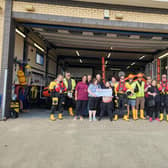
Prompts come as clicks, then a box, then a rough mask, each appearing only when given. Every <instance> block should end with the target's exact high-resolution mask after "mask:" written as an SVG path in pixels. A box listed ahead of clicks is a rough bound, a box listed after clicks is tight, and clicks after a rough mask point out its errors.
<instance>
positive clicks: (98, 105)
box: [96, 97, 102, 116]
mask: <svg viewBox="0 0 168 168" xmlns="http://www.w3.org/2000/svg"><path fill="white" fill-rule="evenodd" d="M101 103H102V97H99V98H97V108H96V115H97V116H100V112H101Z"/></svg>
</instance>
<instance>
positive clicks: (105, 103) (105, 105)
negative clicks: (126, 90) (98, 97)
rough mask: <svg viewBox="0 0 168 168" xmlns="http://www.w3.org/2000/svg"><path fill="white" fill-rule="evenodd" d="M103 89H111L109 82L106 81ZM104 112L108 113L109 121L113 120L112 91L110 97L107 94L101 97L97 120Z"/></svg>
mask: <svg viewBox="0 0 168 168" xmlns="http://www.w3.org/2000/svg"><path fill="white" fill-rule="evenodd" d="M105 89H112V88H111V85H110V83H109V82H106V84H105ZM105 112H107V113H108V116H109V119H110V121H112V120H113V93H112V95H111V96H110V97H107V96H104V97H102V104H101V112H100V117H99V119H98V120H99V121H100V120H101V119H102V117H103V116H104V113H105Z"/></svg>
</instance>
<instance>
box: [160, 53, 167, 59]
mask: <svg viewBox="0 0 168 168" xmlns="http://www.w3.org/2000/svg"><path fill="white" fill-rule="evenodd" d="M167 56H168V52H167V53H165V54H163V55H161V56H160V57H159V59H162V58H164V57H167Z"/></svg>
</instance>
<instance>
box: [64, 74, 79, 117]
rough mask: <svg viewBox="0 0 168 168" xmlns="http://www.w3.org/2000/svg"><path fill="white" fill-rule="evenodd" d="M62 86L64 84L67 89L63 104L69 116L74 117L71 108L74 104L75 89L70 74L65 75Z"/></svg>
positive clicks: (74, 83)
mask: <svg viewBox="0 0 168 168" xmlns="http://www.w3.org/2000/svg"><path fill="white" fill-rule="evenodd" d="M64 84H65V87H66V88H67V91H66V103H65V104H66V107H67V109H68V112H69V114H70V116H74V112H73V108H74V104H75V103H74V97H73V94H74V90H75V87H76V82H75V80H74V79H72V78H71V73H70V72H66V73H65V78H64Z"/></svg>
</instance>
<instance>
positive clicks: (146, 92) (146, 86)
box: [145, 76, 152, 117]
mask: <svg viewBox="0 0 168 168" xmlns="http://www.w3.org/2000/svg"><path fill="white" fill-rule="evenodd" d="M151 82H152V78H151V76H147V77H146V82H145V112H146V116H147V117H148V116H149V113H150V112H149V108H148V107H149V106H148V104H149V103H148V100H149V99H148V98H149V95H148V89H149V88H150V87H151Z"/></svg>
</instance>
